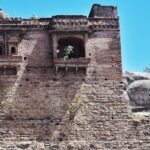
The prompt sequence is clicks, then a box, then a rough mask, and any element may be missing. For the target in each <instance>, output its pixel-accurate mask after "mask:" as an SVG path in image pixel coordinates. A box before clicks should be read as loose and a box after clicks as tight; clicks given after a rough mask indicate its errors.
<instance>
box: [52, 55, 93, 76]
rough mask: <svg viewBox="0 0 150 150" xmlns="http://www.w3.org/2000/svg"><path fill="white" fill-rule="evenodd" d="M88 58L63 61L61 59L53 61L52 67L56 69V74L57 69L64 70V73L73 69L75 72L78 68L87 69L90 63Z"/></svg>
mask: <svg viewBox="0 0 150 150" xmlns="http://www.w3.org/2000/svg"><path fill="white" fill-rule="evenodd" d="M90 60H91V59H90V58H84V57H81V58H72V59H69V60H64V59H63V58H58V59H55V60H54V66H55V69H56V74H57V72H58V69H59V68H65V70H66V72H67V71H68V68H75V70H76V72H77V71H78V69H79V68H87V66H88V64H89V63H90Z"/></svg>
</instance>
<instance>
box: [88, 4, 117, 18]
mask: <svg viewBox="0 0 150 150" xmlns="http://www.w3.org/2000/svg"><path fill="white" fill-rule="evenodd" d="M89 17H91V18H117V17H118V16H117V7H114V6H101V5H100V4H94V5H93V6H92V9H91V11H90V14H89Z"/></svg>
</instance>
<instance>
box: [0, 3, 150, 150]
mask: <svg viewBox="0 0 150 150" xmlns="http://www.w3.org/2000/svg"><path fill="white" fill-rule="evenodd" d="M68 46H72V47H73V50H72V52H71V55H70V54H69V55H68V56H69V58H68V59H64V50H65V49H66V47H68ZM123 92H124V84H123V80H122V64H121V44H120V26H119V17H118V15H117V8H116V7H114V6H101V5H99V4H94V5H93V6H92V9H91V11H90V13H89V16H88V17H87V16H82V15H57V16H52V17H51V18H36V17H32V18H30V19H21V18H10V17H8V15H7V14H5V13H4V12H3V10H2V9H0V150H22V149H26V150H149V149H150V142H149V139H150V122H149V119H143V120H138V119H137V118H135V117H134V115H133V114H130V115H129V106H130V103H129V101H127V100H125V99H124V98H123Z"/></svg>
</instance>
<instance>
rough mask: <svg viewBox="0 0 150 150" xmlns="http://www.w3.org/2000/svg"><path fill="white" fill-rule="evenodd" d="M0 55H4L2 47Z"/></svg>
mask: <svg viewBox="0 0 150 150" xmlns="http://www.w3.org/2000/svg"><path fill="white" fill-rule="evenodd" d="M0 55H3V49H2V46H0Z"/></svg>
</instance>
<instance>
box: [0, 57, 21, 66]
mask: <svg viewBox="0 0 150 150" xmlns="http://www.w3.org/2000/svg"><path fill="white" fill-rule="evenodd" d="M19 62H22V56H0V63H2V64H3V63H4V64H5V63H19Z"/></svg>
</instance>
